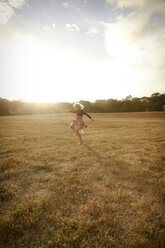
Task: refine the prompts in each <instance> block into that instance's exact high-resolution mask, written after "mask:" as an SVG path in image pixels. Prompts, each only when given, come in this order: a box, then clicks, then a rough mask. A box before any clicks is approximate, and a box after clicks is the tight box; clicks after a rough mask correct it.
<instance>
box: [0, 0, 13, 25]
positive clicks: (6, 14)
mask: <svg viewBox="0 0 165 248" xmlns="http://www.w3.org/2000/svg"><path fill="white" fill-rule="evenodd" d="M13 15H15V12H14V10H13V8H11V7H10V6H9V5H8V4H7V3H4V2H0V23H2V24H6V23H8V21H9V20H10V18H11V17H12V16H13Z"/></svg>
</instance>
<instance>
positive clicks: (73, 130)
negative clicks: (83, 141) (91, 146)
mask: <svg viewBox="0 0 165 248" xmlns="http://www.w3.org/2000/svg"><path fill="white" fill-rule="evenodd" d="M70 128H71V129H72V130H73V132H74V133H75V135H76V134H77V133H76V130H75V129H74V127H73V126H72V125H71V126H70Z"/></svg>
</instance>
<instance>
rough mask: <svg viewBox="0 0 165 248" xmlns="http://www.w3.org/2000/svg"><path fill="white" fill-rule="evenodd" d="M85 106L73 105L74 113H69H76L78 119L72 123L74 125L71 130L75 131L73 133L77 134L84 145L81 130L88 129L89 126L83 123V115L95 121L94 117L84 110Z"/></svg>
mask: <svg viewBox="0 0 165 248" xmlns="http://www.w3.org/2000/svg"><path fill="white" fill-rule="evenodd" d="M83 108H84V106H83V105H82V104H81V103H75V104H74V105H73V109H74V111H69V112H72V113H76V115H77V118H76V120H74V121H72V123H71V124H70V128H71V129H73V131H74V132H75V134H76V135H77V136H78V137H79V139H80V143H79V144H82V143H83V140H82V137H81V134H80V130H82V129H83V128H84V127H85V128H88V126H87V125H86V124H85V123H84V122H83V120H82V117H83V115H86V116H88V118H89V119H91V121H93V119H92V117H91V116H90V115H88V114H87V113H86V112H85V111H84V110H83Z"/></svg>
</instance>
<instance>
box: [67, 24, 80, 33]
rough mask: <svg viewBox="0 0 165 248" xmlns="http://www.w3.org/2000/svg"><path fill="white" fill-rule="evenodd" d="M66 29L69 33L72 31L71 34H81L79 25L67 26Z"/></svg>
mask: <svg viewBox="0 0 165 248" xmlns="http://www.w3.org/2000/svg"><path fill="white" fill-rule="evenodd" d="M65 28H66V30H67V31H71V32H79V31H80V28H79V26H78V25H77V24H69V23H67V24H65Z"/></svg>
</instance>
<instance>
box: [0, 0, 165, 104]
mask: <svg viewBox="0 0 165 248" xmlns="http://www.w3.org/2000/svg"><path fill="white" fill-rule="evenodd" d="M164 58H165V0H0V97H2V98H7V99H9V100H14V99H23V100H25V101H43V102H57V101H69V102H75V101H79V100H88V101H95V100H96V99H110V98H113V99H122V98H125V97H126V96H128V95H132V96H133V97H142V96H150V95H151V94H152V93H155V92H159V93H165V69H164V68H165V59H164Z"/></svg>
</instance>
